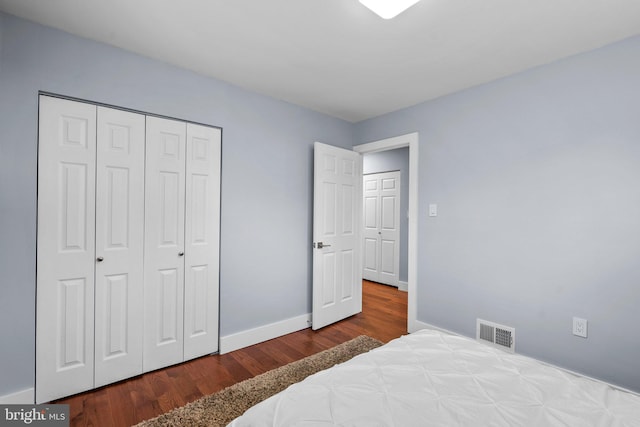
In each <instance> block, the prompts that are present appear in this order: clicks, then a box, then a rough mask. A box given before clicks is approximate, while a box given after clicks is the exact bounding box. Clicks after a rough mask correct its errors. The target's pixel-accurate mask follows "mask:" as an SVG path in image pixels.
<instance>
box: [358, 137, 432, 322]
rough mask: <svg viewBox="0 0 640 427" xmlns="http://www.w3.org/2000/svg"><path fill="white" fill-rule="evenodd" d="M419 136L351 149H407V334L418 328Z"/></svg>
mask: <svg viewBox="0 0 640 427" xmlns="http://www.w3.org/2000/svg"><path fill="white" fill-rule="evenodd" d="M418 145H419V138H418V132H413V133H408V134H405V135H400V136H395V137H392V138H386V139H381V140H377V141H372V142H368V143H365V144H359V145H354V146H353V151H355V152H357V153H360V154H368V153H377V152H381V151H388V150H394V149H396V148H404V147H409V231H408V234H409V236H408V262H407V264H408V286H407V287H408V295H407V331H408V332H409V333H411V332H416V331H417V330H419V329H420V327H419V326H418V319H417V315H418V303H417V291H418V283H417V280H418V176H419V175H418Z"/></svg>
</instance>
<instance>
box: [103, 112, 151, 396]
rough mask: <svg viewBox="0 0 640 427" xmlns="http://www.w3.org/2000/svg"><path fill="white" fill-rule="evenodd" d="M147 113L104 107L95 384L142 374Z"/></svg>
mask: <svg viewBox="0 0 640 427" xmlns="http://www.w3.org/2000/svg"><path fill="white" fill-rule="evenodd" d="M144 159H145V116H144V115H141V114H135V113H130V112H127V111H122V110H115V109H111V108H104V107H98V125H97V163H96V261H97V262H96V288H95V296H96V298H95V387H101V386H103V385H105V384H109V383H112V382H115V381H119V380H121V379H124V378H129V377H132V376H135V375H138V374H141V373H142V336H143V329H142V327H143V320H144V319H143V314H142V310H141V309H140V308H141V307H142V305H143V261H144V259H143V250H144V240H143V239H144Z"/></svg>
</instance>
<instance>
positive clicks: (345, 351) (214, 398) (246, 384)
mask: <svg viewBox="0 0 640 427" xmlns="http://www.w3.org/2000/svg"><path fill="white" fill-rule="evenodd" d="M381 345H382V342H380V341H378V340H376V339H374V338H371V337H368V336H366V335H360V336H359V337H357V338H354V339H352V340H350V341H347V342H345V343H342V344H339V345H337V346H335V347H333V348H330V349H328V350H324V351H321V352H320V353H316V354H314V355H311V356H308V357H305V358H304V359H301V360H298V361H296V362H291V363H289V364H288V365H285V366H281V367H280V368H276V369H273V370H271V371H268V372H265V373H264V374H260V375H257V376H255V377H253V378H250V379H248V380H244V381H242V382H239V383H237V384H234V385H232V386H230V387H227V388H225V389H223V390H221V391H219V392H217V393H214V394H212V395H209V396H205V397H202V398H200V399H198V400H196V401H195V402H191V403H189V404H187V405H185V406H183V407H181V408H176V409H174V410H172V411H170V412H167V413H166V414H162V415H160V416H159V417H156V418H152V419H150V420H147V421H143V422H141V423H140V424H137V425H136V427H169V426H170V427H195V426H207V427H213V426H226V425H227V424H228V423H230V422H231V421H232V420H233V419H234V418H236V417H239V416H240V415H242V414H243V413H244V412H245V411H246V410H247V409H249V408H250V407H252V406H253V405H255V404H256V403H259V402H262V401H263V400H265V399H266V398H268V397H270V396H273V395H274V394H276V393H278V392H280V391H282V390H284V389H285V388H287V387H289V386H290V385H291V384H294V383H297V382H299V381H302V380H303V379H305V378H306V377H308V376H309V375H311V374H314V373H316V372H319V371H321V370H323V369H327V368H330V367H332V366H333V365H336V364H338V363H342V362H346V361H347V360H349V359H351V358H352V357H354V356H356V355H358V354H360V353H366V352H367V351H369V350H372V349H374V348H376V347H379V346H381Z"/></svg>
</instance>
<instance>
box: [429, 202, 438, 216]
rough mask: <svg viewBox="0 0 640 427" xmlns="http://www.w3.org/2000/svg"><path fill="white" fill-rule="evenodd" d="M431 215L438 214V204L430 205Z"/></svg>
mask: <svg viewBox="0 0 640 427" xmlns="http://www.w3.org/2000/svg"><path fill="white" fill-rule="evenodd" d="M429 216H438V205H436V204H435V203H432V204H430V205H429Z"/></svg>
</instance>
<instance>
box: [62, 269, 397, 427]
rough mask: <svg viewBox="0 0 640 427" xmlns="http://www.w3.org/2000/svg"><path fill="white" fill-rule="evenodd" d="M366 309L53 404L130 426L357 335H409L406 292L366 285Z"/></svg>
mask: <svg viewBox="0 0 640 427" xmlns="http://www.w3.org/2000/svg"><path fill="white" fill-rule="evenodd" d="M362 306H363V311H362V313H360V314H357V315H355V316H353V317H350V318H348V319H345V320H343V321H341V322H338V323H335V324H333V325H330V326H327V327H325V328H323V329H321V330H318V331H312V330H311V329H304V330H302V331H298V332H294V333H292V334H289V335H285V336H282V337H279V338H276V339H273V340H270V341H267V342H264V343H260V344H256V345H253V346H251V347H247V348H243V349H240V350H236V351H234V352H231V353H227V354H224V355H213V356H205V357H201V358H199V359H196V360H192V361H190V362H186V363H182V364H180V365H176V366H172V367H169V368H166V369H161V370H158V371H154V372H150V373H148V374H144V375H140V376H138V377H135V378H131V379H129V380H126V381H122V382H119V383H116V384H113V385H109V386H106V387H102V388H100V389H97V390H93V391H90V392H87V393H82V394H78V395H75V396H71V397H69V398H66V399H62V400H58V401H56V402H55V403H63V404H68V405H70V417H71V422H70V425H71V426H78V427H79V426H101V427H102V426H105V427H109V426H113V427H120V426H131V425H133V424H136V423H138V422H140V421H143V420H146V419H148V418H153V417H155V416H157V415H160V414H162V413H164V412H167V411H169V410H171V409H173V408H176V407H179V406H182V405H185V404H186V403H189V402H191V401H194V400H196V399H198V398H200V397H202V396H205V395H207V394H211V393H215V392H216V391H219V390H221V389H223V388H225V387H228V386H230V385H233V384H235V383H237V382H239V381H242V380H245V379H247V378H251V377H253V376H255V375H258V374H261V373H263V372H266V371H268V370H271V369H273V368H277V367H279V366H282V365H286V364H287V363H290V362H293V361H296V360H299V359H302V358H303V357H306V356H309V355H311V354H314V353H317V352H319V351H322V350H326V349H328V348H331V347H333V346H335V345H337V344H340V343H342V342H345V341H348V340H350V339H352V338H355V337H357V336H358V335H363V334H364V335H369V336H371V337H374V338H377V339H379V340H381V341H384V342H388V341H390V340H392V339H394V338H397V337H399V336H401V335H403V334H405V333H406V331H407V294H406V293H405V292H402V291H398V290H397V289H396V288H393V287H390V286H386V285H380V284H377V283H373V282H367V281H364V282H363V295H362Z"/></svg>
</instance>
